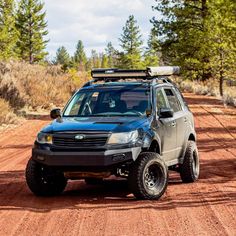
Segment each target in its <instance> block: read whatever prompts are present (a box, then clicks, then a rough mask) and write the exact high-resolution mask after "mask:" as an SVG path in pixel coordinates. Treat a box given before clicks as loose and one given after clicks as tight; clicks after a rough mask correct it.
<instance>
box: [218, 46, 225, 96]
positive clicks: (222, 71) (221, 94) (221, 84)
mask: <svg viewBox="0 0 236 236" xmlns="http://www.w3.org/2000/svg"><path fill="white" fill-rule="evenodd" d="M223 60H224V52H223V49H222V48H220V81H219V83H220V84H219V89H220V96H221V97H223V95H224V88H223V86H224V61H223Z"/></svg>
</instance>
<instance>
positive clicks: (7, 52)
mask: <svg viewBox="0 0 236 236" xmlns="http://www.w3.org/2000/svg"><path fill="white" fill-rule="evenodd" d="M17 38H18V32H17V30H16V28H15V12H14V1H13V0H1V1H0V59H4V60H6V59H9V58H12V57H15V56H16V55H15V45H16V41H17Z"/></svg>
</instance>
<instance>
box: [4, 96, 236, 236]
mask: <svg viewBox="0 0 236 236" xmlns="http://www.w3.org/2000/svg"><path fill="white" fill-rule="evenodd" d="M185 96H186V98H187V99H188V102H189V104H190V108H191V110H192V111H193V112H194V115H195V122H196V128H197V133H198V146H199V151H200V155H201V175H200V180H199V181H198V182H197V183H194V184H183V183H181V181H180V178H179V176H178V175H177V174H176V173H171V176H170V181H169V186H168V189H167V192H166V194H165V195H164V196H163V197H162V198H161V200H159V201H136V200H134V198H133V196H132V195H131V194H130V193H129V192H128V190H127V187H126V182H125V181H113V180H110V181H107V182H106V183H105V184H104V186H92V187H91V186H87V185H86V184H85V183H84V182H83V181H76V182H70V183H69V185H68V187H67V189H66V191H65V192H64V194H63V195H62V196H59V197H52V198H38V197H35V196H34V195H32V194H31V192H30V191H29V190H28V188H27V186H26V184H25V178H24V168H25V165H26V162H27V159H28V158H29V157H30V154H31V145H32V143H33V140H34V138H35V135H36V133H37V131H38V130H39V129H40V127H42V126H43V125H44V124H46V123H47V122H48V121H47V120H46V118H45V117H41V118H40V119H37V118H34V117H31V119H29V120H27V121H26V122H25V123H24V124H22V125H21V126H19V127H18V128H16V129H14V130H13V129H12V130H6V131H4V132H2V133H0V235H1V236H2V235H132V236H134V235H236V109H235V108H228V109H226V108H224V107H223V106H222V105H221V103H220V102H219V101H218V100H216V99H214V98H207V97H203V96H195V95H191V94H186V95H185ZM33 118H34V119H33Z"/></svg>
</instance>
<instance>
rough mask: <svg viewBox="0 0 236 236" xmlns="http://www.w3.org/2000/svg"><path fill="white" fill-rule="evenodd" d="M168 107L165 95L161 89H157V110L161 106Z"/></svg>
mask: <svg viewBox="0 0 236 236" xmlns="http://www.w3.org/2000/svg"><path fill="white" fill-rule="evenodd" d="M165 107H167V104H166V100H165V96H164V94H163V92H162V90H161V89H158V90H157V111H159V109H160V108H165Z"/></svg>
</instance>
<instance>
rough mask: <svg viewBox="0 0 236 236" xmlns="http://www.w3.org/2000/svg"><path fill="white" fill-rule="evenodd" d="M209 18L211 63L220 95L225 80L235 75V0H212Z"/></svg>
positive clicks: (208, 30) (222, 93)
mask: <svg viewBox="0 0 236 236" xmlns="http://www.w3.org/2000/svg"><path fill="white" fill-rule="evenodd" d="M208 6H209V18H208V21H207V22H208V25H207V26H208V28H207V32H208V40H209V42H211V43H210V45H209V49H210V53H211V54H210V55H211V57H210V63H211V68H212V70H213V74H214V77H215V78H216V79H217V80H218V81H219V92H220V95H221V96H223V95H224V91H223V82H224V80H225V79H226V78H227V77H231V76H235V74H234V73H235V71H234V70H235V67H236V4H235V1H234V0H214V1H213V0H211V1H210V4H208Z"/></svg>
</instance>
